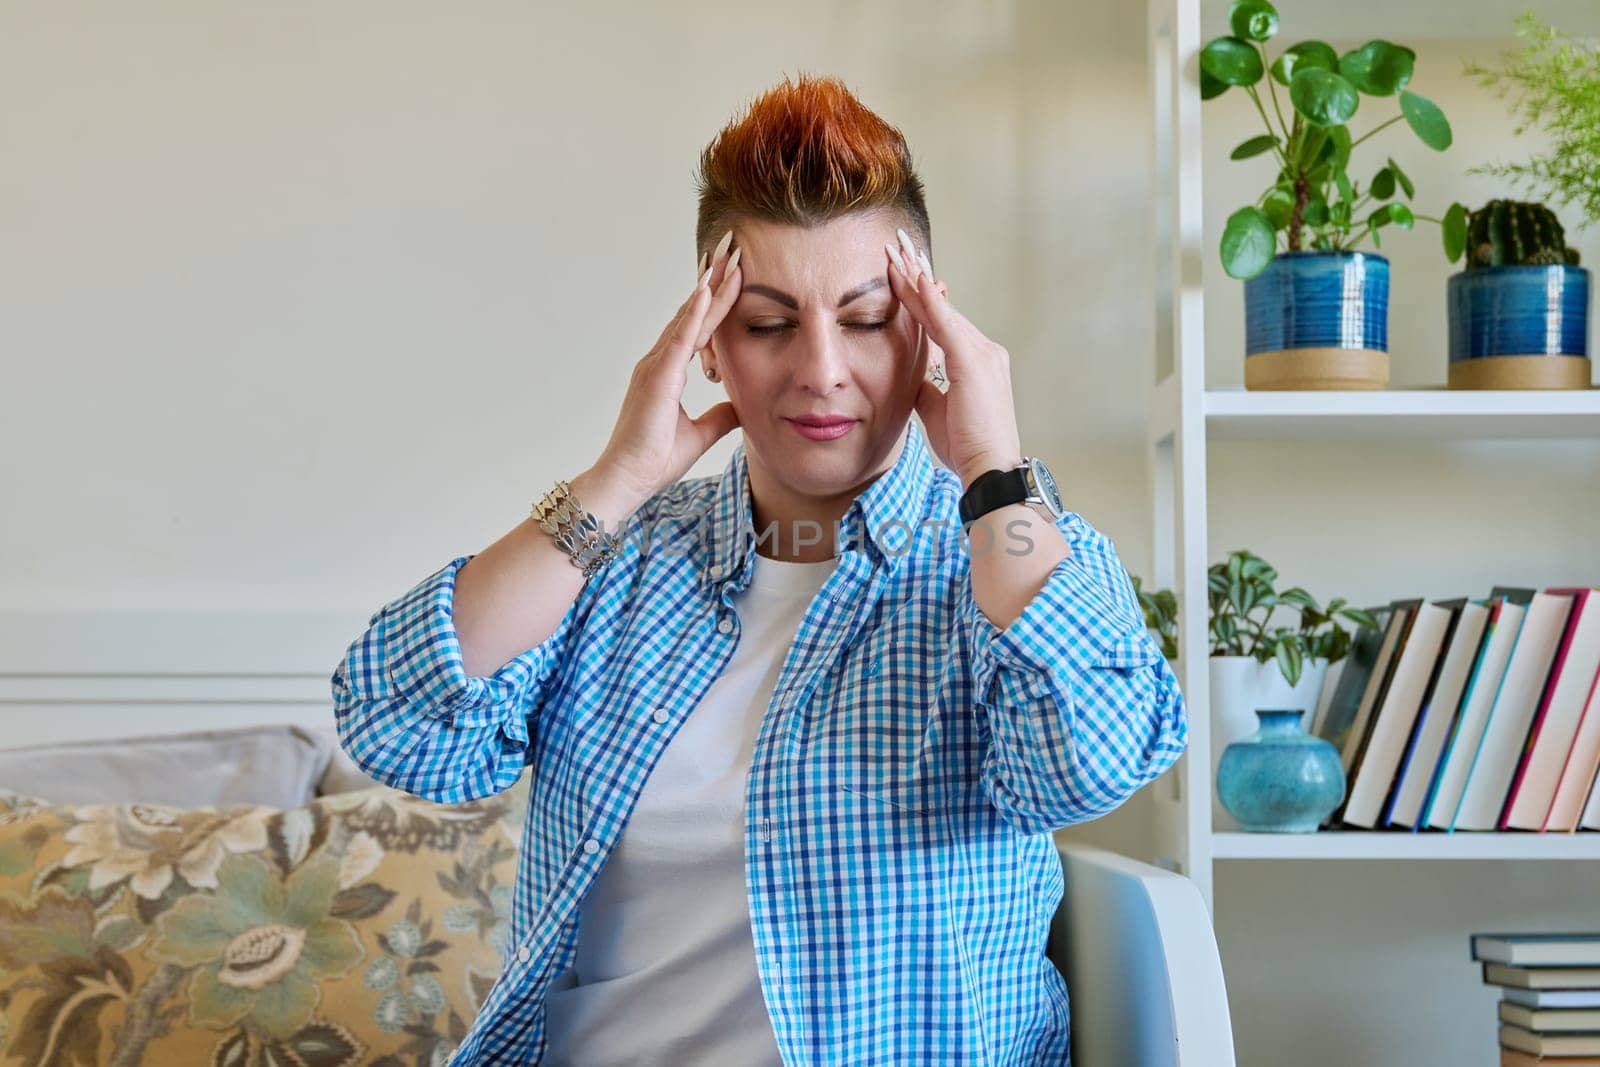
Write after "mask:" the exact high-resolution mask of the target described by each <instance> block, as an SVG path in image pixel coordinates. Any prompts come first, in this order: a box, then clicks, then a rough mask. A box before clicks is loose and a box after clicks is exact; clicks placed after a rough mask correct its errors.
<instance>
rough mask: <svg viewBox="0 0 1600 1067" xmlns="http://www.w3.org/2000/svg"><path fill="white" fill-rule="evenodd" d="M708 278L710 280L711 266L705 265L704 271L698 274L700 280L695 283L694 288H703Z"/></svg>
mask: <svg viewBox="0 0 1600 1067" xmlns="http://www.w3.org/2000/svg"><path fill="white" fill-rule="evenodd" d="M710 280H711V268H710V267H707V268H706V272H705V273H704V274H702V275H700V281H699V282H698V283H697V284H696V285H695V288H696V289H704V288H705V287H706V282H708V281H710Z"/></svg>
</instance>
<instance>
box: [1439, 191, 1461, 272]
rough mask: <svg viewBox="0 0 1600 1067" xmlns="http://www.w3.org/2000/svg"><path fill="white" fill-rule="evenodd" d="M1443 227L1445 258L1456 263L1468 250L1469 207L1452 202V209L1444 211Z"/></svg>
mask: <svg viewBox="0 0 1600 1067" xmlns="http://www.w3.org/2000/svg"><path fill="white" fill-rule="evenodd" d="M1441 229H1443V230H1444V254H1445V258H1446V259H1448V260H1449V261H1450V262H1452V263H1454V262H1455V261H1456V260H1458V259H1460V258H1461V253H1463V252H1465V251H1466V250H1467V209H1466V208H1464V207H1462V206H1461V205H1460V204H1451V205H1450V210H1449V211H1446V212H1445V213H1444V225H1443V226H1442V227H1441Z"/></svg>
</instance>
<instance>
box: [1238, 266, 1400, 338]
mask: <svg viewBox="0 0 1600 1067" xmlns="http://www.w3.org/2000/svg"><path fill="white" fill-rule="evenodd" d="M1244 325H1245V348H1244V350H1245V354H1246V355H1255V354H1256V353H1258V352H1278V351H1282V350H1283V349H1288V348H1364V349H1369V350H1371V351H1375V352H1387V351H1389V261H1388V260H1387V259H1385V258H1384V257H1383V256H1380V255H1378V254H1376V253H1374V252H1314V251H1313V252H1307V251H1301V252H1280V253H1278V255H1276V256H1274V257H1273V260H1272V262H1271V263H1269V264H1267V269H1266V270H1264V271H1262V272H1261V273H1260V274H1258V275H1256V276H1255V277H1254V278H1250V279H1247V280H1246V281H1245V283H1244Z"/></svg>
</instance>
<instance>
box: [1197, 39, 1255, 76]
mask: <svg viewBox="0 0 1600 1067" xmlns="http://www.w3.org/2000/svg"><path fill="white" fill-rule="evenodd" d="M1200 69H1201V70H1202V71H1204V72H1205V73H1207V74H1210V75H1211V76H1212V77H1213V78H1215V79H1217V80H1218V81H1220V82H1225V83H1227V84H1228V85H1254V84H1255V83H1256V82H1258V81H1260V80H1261V75H1262V67H1261V53H1260V52H1258V51H1256V49H1255V46H1254V45H1252V44H1250V43H1249V42H1248V41H1241V40H1240V39H1239V38H1237V37H1218V38H1217V39H1216V40H1214V41H1212V42H1210V43H1209V44H1207V45H1206V46H1205V47H1204V48H1202V49H1200Z"/></svg>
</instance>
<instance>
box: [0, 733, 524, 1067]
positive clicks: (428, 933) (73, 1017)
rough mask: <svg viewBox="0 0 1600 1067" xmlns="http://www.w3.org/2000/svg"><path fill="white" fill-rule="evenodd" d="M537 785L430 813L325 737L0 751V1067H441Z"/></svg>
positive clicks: (492, 942)
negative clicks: (209, 1066)
mask: <svg viewBox="0 0 1600 1067" xmlns="http://www.w3.org/2000/svg"><path fill="white" fill-rule="evenodd" d="M527 789H528V775H527V774H524V776H523V778H522V779H521V780H519V781H518V783H517V784H516V785H515V786H514V787H512V788H511V789H509V790H507V791H505V792H503V793H499V794H496V795H495V796H492V797H487V798H484V799H481V800H477V801H472V802H468V803H463V804H452V805H441V804H435V803H432V802H430V801H425V800H422V799H419V798H417V797H414V796H411V795H409V794H407V793H404V792H401V791H400V790H396V789H392V788H390V787H388V786H385V785H383V784H382V783H379V782H376V781H374V780H372V779H371V778H369V777H367V776H366V775H365V774H363V773H362V772H361V771H360V770H359V769H358V768H357V767H356V766H355V765H354V764H353V763H352V762H351V761H350V759H349V757H348V756H346V755H345V753H344V752H343V751H342V750H341V749H340V748H339V745H338V743H337V739H336V737H335V735H334V732H333V726H332V723H331V722H330V723H328V724H327V726H326V727H325V728H314V727H302V726H286V725H273V726H261V727H241V728H236V729H228V730H211V731H201V732H191V733H183V734H169V735H163V736H154V737H150V736H145V737H125V738H116V739H110V740H103V741H93V742H85V743H75V744H71V745H47V746H31V747H28V748H12V749H3V750H0V1064H3V1065H7V1067H9V1065H13V1064H15V1065H26V1067H69V1065H79V1064H111V1065H129V1064H163V1065H165V1064H215V1065H219V1067H221V1065H235V1064H237V1065H239V1067H249V1065H256V1064H281V1065H285V1067H288V1065H300V1067H312V1065H315V1067H355V1065H356V1064H362V1065H377V1067H400V1065H406V1067H413V1065H418V1064H422V1065H442V1064H444V1063H445V1062H446V1060H448V1058H449V1056H450V1053H451V1052H453V1051H454V1050H455V1048H456V1046H457V1044H459V1042H460V1040H461V1038H462V1037H463V1036H464V1035H465V1033H466V1030H467V1027H468V1026H469V1025H470V1023H471V1021H472V1019H473V1018H474V1017H475V1015H476V1013H477V1010H478V1008H479V1006H480V1005H481V1004H482V1003H483V1000H484V998H485V996H486V995H487V993H488V990H489V987H490V986H491V985H492V984H493V982H494V980H495V978H496V977H497V975H498V974H499V973H500V970H501V965H502V961H503V954H504V949H505V941H506V932H507V921H508V918H509V915H510V908H511V894H512V884H513V879H514V876H515V873H516V855H517V849H518V846H519V844H520V840H521V829H522V819H523V815H524V812H525V810H526V808H527Z"/></svg>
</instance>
